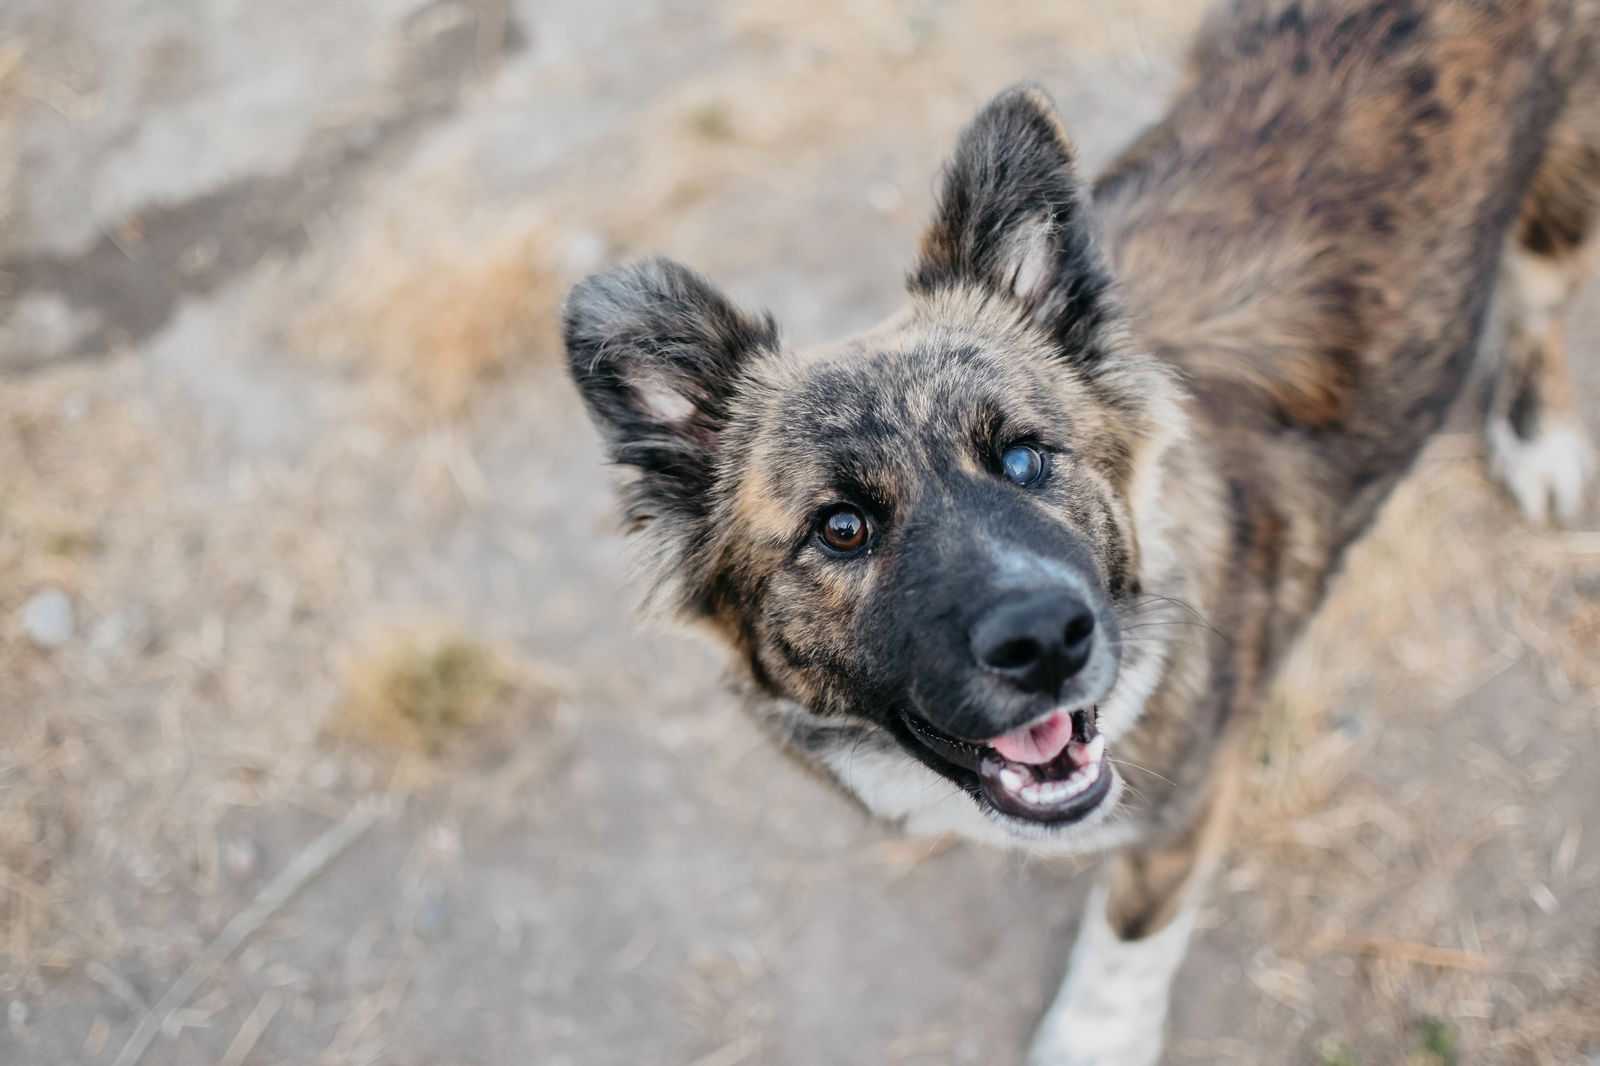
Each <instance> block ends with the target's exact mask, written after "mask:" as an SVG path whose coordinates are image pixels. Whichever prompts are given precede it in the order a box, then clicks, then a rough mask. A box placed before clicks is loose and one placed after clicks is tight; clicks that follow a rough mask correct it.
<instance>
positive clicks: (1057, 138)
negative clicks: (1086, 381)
mask: <svg viewBox="0 0 1600 1066" xmlns="http://www.w3.org/2000/svg"><path fill="white" fill-rule="evenodd" d="M1074 155H1075V153H1074V152H1073V148H1072V142H1071V141H1070V140H1069V139H1068V138H1067V134H1066V131H1065V130H1063V129H1062V128H1061V123H1060V121H1059V120H1058V119H1057V118H1056V112H1055V106H1054V105H1053V104H1052V103H1051V102H1050V98H1049V97H1048V96H1046V95H1045V94H1044V91H1043V90H1041V89H1037V88H1030V87H1022V88H1016V89H1011V90H1009V91H1007V92H1004V93H1002V94H1000V95H999V96H997V97H995V99H994V100H992V101H991V102H990V103H989V105H988V106H987V107H985V108H984V109H983V110H982V111H980V112H979V113H978V117H977V118H975V119H973V121H972V123H971V124H970V125H969V126H967V128H966V129H965V130H964V131H963V132H962V134H961V139H960V140H959V142H958V143H957V144H956V150H955V153H954V154H953V155H952V156H951V157H950V161H949V162H948V163H947V164H946V166H945V172H944V179H943V181H942V183H941V186H940V190H939V197H938V202H937V205H936V207H935V210H934V218H933V224H932V226H930V227H929V229H928V231H927V233H925V234H924V235H923V238H922V245H921V248H920V250H919V255H918V262H917V266H916V268H915V270H914V271H913V272H912V274H911V278H910V287H911V291H912V292H913V293H924V294H931V293H934V292H937V291H938V290H940V289H942V288H947V287H955V286H961V285H970V284H974V283H975V284H977V285H980V286H982V287H984V288H986V289H988V290H990V291H991V292H993V293H995V294H996V295H998V296H1001V297H1002V298H1005V299H1011V300H1015V301H1016V302H1017V304H1018V307H1019V310H1020V311H1021V312H1022V313H1023V314H1024V315H1025V316H1026V317H1027V318H1029V319H1030V320H1031V321H1032V322H1033V323H1034V324H1035V325H1037V326H1039V327H1040V328H1041V329H1043V330H1044V331H1045V332H1046V333H1048V334H1050V335H1051V336H1052V337H1053V338H1055V340H1056V341H1057V343H1058V344H1060V346H1061V348H1062V352H1063V354H1065V355H1067V356H1069V357H1071V358H1075V359H1092V358H1094V357H1095V356H1096V355H1097V354H1098V351H1097V348H1098V344H1097V340H1098V337H1099V334H1100V331H1101V327H1103V326H1104V325H1105V324H1106V323H1107V322H1108V321H1109V320H1110V319H1111V318H1112V317H1113V316H1114V314H1115V309H1114V308H1113V306H1112V304H1111V300H1110V297H1109V293H1108V290H1109V288H1110V286H1111V273H1110V271H1109V269H1108V268H1107V267H1106V265H1105V262H1104V260H1103V259H1102V258H1101V255H1100V252H1099V249H1098V248H1097V247H1096V245H1095V238H1094V232H1093V229H1092V226H1091V224H1090V218H1089V206H1088V204H1089V201H1088V194H1087V192H1086V191H1085V190H1084V188H1083V185H1082V184H1081V183H1080V181H1079V180H1078V173H1077V167H1076V164H1075V159H1074Z"/></svg>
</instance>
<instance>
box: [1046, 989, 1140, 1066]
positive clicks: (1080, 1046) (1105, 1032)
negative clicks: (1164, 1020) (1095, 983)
mask: <svg viewBox="0 0 1600 1066" xmlns="http://www.w3.org/2000/svg"><path fill="white" fill-rule="evenodd" d="M1085 1006H1087V1004H1085ZM1161 1029H1162V1026H1161V1015H1160V1013H1157V1015H1156V1017H1155V1018H1154V1019H1151V1018H1144V1019H1138V1018H1136V1017H1135V1016H1133V1015H1132V1014H1131V1013H1130V1012H1128V1011H1125V1010H1116V1009H1113V1010H1112V1011H1111V1012H1110V1013H1109V1014H1099V1015H1094V1014H1090V1013H1088V1012H1086V1011H1084V1012H1080V1011H1051V1012H1050V1014H1049V1015H1047V1016H1046V1017H1045V1020H1044V1022H1043V1024H1041V1025H1040V1026H1039V1031H1038V1032H1037V1033H1036V1034H1034V1038H1033V1044H1032V1045H1031V1046H1030V1047H1029V1049H1028V1060H1027V1066H1156V1064H1157V1063H1158V1062H1160V1060H1161Z"/></svg>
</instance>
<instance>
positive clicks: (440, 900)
mask: <svg viewBox="0 0 1600 1066" xmlns="http://www.w3.org/2000/svg"><path fill="white" fill-rule="evenodd" d="M413 928H415V929H416V931H417V935H418V936H420V937H423V938H424V939H427V940H433V939H435V938H437V937H440V936H443V935H444V933H445V931H446V930H448V929H449V928H450V900H449V898H448V897H447V896H446V895H445V894H444V893H443V892H429V893H428V894H427V895H426V896H423V897H422V901H421V903H420V904H419V905H418V906H417V919H416V921H415V923H413Z"/></svg>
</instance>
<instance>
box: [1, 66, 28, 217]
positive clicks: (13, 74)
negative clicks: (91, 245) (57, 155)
mask: <svg viewBox="0 0 1600 1066" xmlns="http://www.w3.org/2000/svg"><path fill="white" fill-rule="evenodd" d="M25 55H26V52H25V49H24V48H23V44H22V42H21V41H19V40H12V41H0V240H3V239H4V237H5V235H6V229H7V225H8V224H9V222H10V221H11V217H12V213H13V212H14V211H15V210H16V200H17V195H18V191H19V188H20V185H19V181H18V172H17V167H18V161H17V128H16V117H17V116H16V110H17V106H18V100H19V97H20V95H21V84H22V80H23V69H22V68H23V59H24V57H25Z"/></svg>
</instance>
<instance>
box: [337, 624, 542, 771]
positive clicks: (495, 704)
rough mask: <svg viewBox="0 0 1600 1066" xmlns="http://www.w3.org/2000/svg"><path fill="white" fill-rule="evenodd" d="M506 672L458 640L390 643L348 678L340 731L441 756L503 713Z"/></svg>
mask: <svg viewBox="0 0 1600 1066" xmlns="http://www.w3.org/2000/svg"><path fill="white" fill-rule="evenodd" d="M512 687H513V681H512V677H511V672H510V670H509V668H508V666H507V665H506V664H505V663H504V662H503V661H502V659H501V657H500V656H499V655H497V654H496V653H495V652H494V651H492V650H491V649H490V648H488V647H487V646H485V645H483V644H481V643H479V642H477V641H474V640H471V639H469V638H467V637H463V636H460V635H448V636H442V637H435V638H419V637H417V636H415V635H412V634H407V635H404V636H399V637H391V638H390V639H389V640H388V641H387V642H386V644H385V645H384V646H383V647H381V648H379V649H378V650H377V651H376V652H374V653H369V654H367V655H364V656H362V657H361V658H359V659H358V660H357V661H356V662H355V663H353V664H352V666H351V667H350V668H349V670H348V671H347V672H346V689H347V696H346V698H345V701H344V704H343V709H342V713H341V715H340V723H339V724H340V725H341V726H342V727H343V728H345V729H347V730H349V731H351V732H353V733H355V734H357V735H360V736H362V737H365V738H366V739H368V740H370V741H372V742H374V743H378V744H381V745H384V746H390V747H401V748H409V749H413V750H417V751H424V752H427V753H429V754H435V755H437V754H441V753H443V752H445V751H448V750H450V749H452V748H454V747H456V746H458V745H459V744H460V743H461V742H462V740H463V739H464V738H465V737H467V736H469V735H471V734H472V733H473V732H474V731H476V730H478V729H480V728H482V727H483V726H484V725H485V724H486V722H487V721H488V720H489V719H490V718H491V717H492V716H493V715H494V714H495V713H496V712H497V711H500V710H503V709H504V706H505V702H506V699H507V696H508V693H509V691H510V690H511V688H512Z"/></svg>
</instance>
